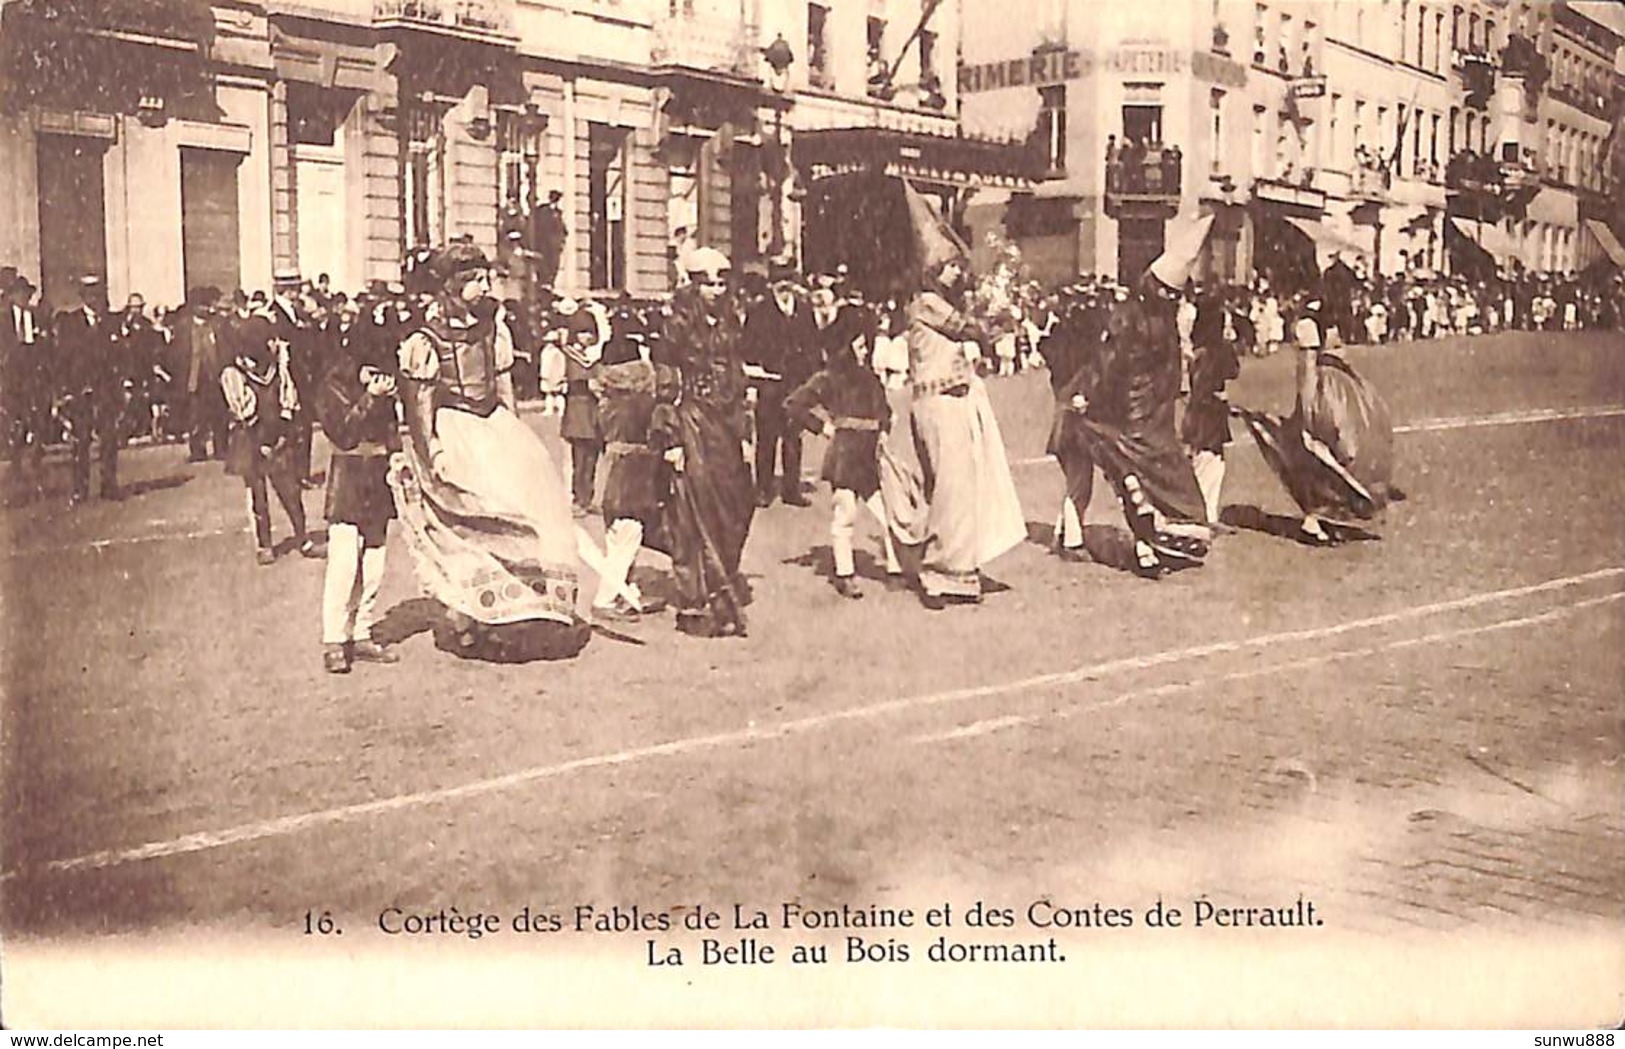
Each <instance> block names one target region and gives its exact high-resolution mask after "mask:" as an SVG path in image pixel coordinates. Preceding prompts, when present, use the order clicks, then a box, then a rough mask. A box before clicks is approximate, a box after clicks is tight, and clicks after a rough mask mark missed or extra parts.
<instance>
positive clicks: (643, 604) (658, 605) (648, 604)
mask: <svg viewBox="0 0 1625 1049" xmlns="http://www.w3.org/2000/svg"><path fill="white" fill-rule="evenodd" d="M631 607H632V610H633V611H635V612H636V613H637V614H638V615H640V616H652V615H657V614H659V613H661V612H664V611H665V610H666V602H664V601H662V600H661V599H660V598H658V597H646V598H644V599H643V600H642V601H640V602H638V604H637V605H636V606H631Z"/></svg>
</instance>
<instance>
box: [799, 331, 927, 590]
mask: <svg viewBox="0 0 1625 1049" xmlns="http://www.w3.org/2000/svg"><path fill="white" fill-rule="evenodd" d="M851 335H852V338H851V340H850V343H849V344H848V345H847V346H844V347H840V346H835V347H831V348H830V351H829V353H830V356H829V361H828V363H826V364H825V366H824V368H823V369H822V370H821V371H819V372H818V373H817V374H816V375H814V376H813V377H812V378H811V379H809V380H807V382H806V383H805V384H803V385H802V386H801V387H800V388H798V389H797V390H795V391H794V392H793V393H791V394H790V396H789V397H787V398H785V401H784V410H785V413H786V414H787V415H788V416H789V417H790V419H791V420H792V421H794V422H796V423H798V424H800V425H802V426H804V427H806V428H807V429H808V430H810V431H811V432H813V433H821V434H823V435H824V436H825V437H826V438H828V439H829V448H828V450H827V451H826V452H825V453H824V468H823V473H822V476H823V478H824V480H826V481H828V482H829V484H830V489H831V503H832V513H833V517H832V519H831V521H830V549H831V551H832V553H833V555H834V559H835V576H834V585H835V592H836V593H838V594H840V595H841V596H842V597H845V598H851V599H853V600H856V599H858V598H861V597H863V591H862V590H860V589H859V588H858V584H857V582H856V580H855V579H854V576H855V574H856V571H857V569H856V566H855V565H854V563H853V553H852V533H853V527H854V525H856V523H857V517H858V507H859V506H860V505H861V506H863V507H865V508H867V509H868V511H869V514H870V516H872V517H873V518H874V519H875V520H876V521H878V522H879V523H880V530H881V542H882V547H883V549H884V551H885V555H886V574H887V576H900V575H902V572H903V568H902V565H901V564H899V562H898V560H897V551H896V549H895V547H894V546H893V544H892V535H891V525H890V523H889V521H888V518H887V515H886V507H885V505H884V501H883V500H882V499H881V495H880V442H881V440H882V439H883V438H882V436H881V435H882V434H883V433H885V431H886V430H887V429H888V428H889V426H890V422H891V406H890V405H889V404H888V403H887V401H886V386H885V384H884V383H883V382H882V381H881V379H880V376H879V375H876V374H875V372H874V369H873V368H871V367H870V363H869V351H868V343H867V341H866V339H865V337H864V334H863V333H862V332H861V331H860V330H857V329H852V330H851Z"/></svg>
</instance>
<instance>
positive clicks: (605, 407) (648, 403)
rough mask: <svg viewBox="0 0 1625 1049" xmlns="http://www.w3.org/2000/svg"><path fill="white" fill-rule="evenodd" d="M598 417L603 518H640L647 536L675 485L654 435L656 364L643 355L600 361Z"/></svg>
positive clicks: (613, 519) (637, 519) (614, 519)
mask: <svg viewBox="0 0 1625 1049" xmlns="http://www.w3.org/2000/svg"><path fill="white" fill-rule="evenodd" d="M597 384H598V422H599V425H600V426H601V427H602V430H603V434H604V460H605V463H606V466H607V469H606V471H605V476H604V520H605V521H606V522H614V521H617V520H621V519H631V520H636V521H640V522H642V523H643V526H644V534H645V535H646V536H647V535H648V534H649V533H650V532H651V531H652V530H653V527H654V525H655V524H656V523H657V522H656V518H657V515H658V514H659V511H660V508H661V507H662V506H664V505H665V502H666V496H667V492H668V491H669V490H670V487H671V486H670V479H669V478H668V476H667V472H668V468H667V464H666V462H665V460H664V459H663V458H662V457H661V454H662V452H663V451H664V449H657V448H655V447H654V446H653V445H652V444H651V443H650V439H649V426H650V423H651V422H652V421H653V419H654V413H655V407H656V403H657V401H656V393H657V389H656V385H655V367H654V365H652V364H650V363H649V362H647V361H645V360H642V359H641V358H639V359H633V360H629V361H623V362H621V363H618V364H608V363H605V364H600V365H599V366H598V378H597Z"/></svg>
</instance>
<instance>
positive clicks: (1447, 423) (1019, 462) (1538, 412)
mask: <svg viewBox="0 0 1625 1049" xmlns="http://www.w3.org/2000/svg"><path fill="white" fill-rule="evenodd" d="M1622 415H1625V405H1610V404H1602V405H1597V406H1595V407H1591V408H1536V409H1532V410H1530V411H1520V412H1499V413H1497V414H1494V415H1462V416H1454V417H1450V418H1443V419H1422V420H1420V421H1418V422H1414V423H1404V424H1401V425H1399V426H1395V427H1394V432H1395V433H1435V432H1439V431H1443V430H1474V429H1479V428H1481V427H1486V426H1525V425H1529V424H1531V423H1550V422H1564V421H1567V420H1571V419H1613V418H1617V417H1619V416H1622ZM1054 461H1055V456H1053V455H1039V456H1034V457H1032V458H1030V459H1013V460H1011V462H1010V465H1011V466H1013V467H1014V466H1037V465H1039V464H1040V463H1053V462H1054Z"/></svg>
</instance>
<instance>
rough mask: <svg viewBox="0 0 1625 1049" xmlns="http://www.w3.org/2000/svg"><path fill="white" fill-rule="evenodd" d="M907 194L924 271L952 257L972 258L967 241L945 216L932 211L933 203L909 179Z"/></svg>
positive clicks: (916, 251) (918, 258)
mask: <svg viewBox="0 0 1625 1049" xmlns="http://www.w3.org/2000/svg"><path fill="white" fill-rule="evenodd" d="M903 197H904V199H905V200H907V201H908V219H909V225H911V226H913V227H914V260H915V262H916V263H917V264H918V265H919V267H920V272H921V273H922V274H926V273H931V272H932V271H934V270H936V269H937V267H939V266H941V265H942V264H943V263H944V262H948V261H949V260H951V259H959V260H960V261H962V262H963V261H965V260H968V259H969V258H970V249H969V248H967V247H965V242H964V241H962V240H960V239H959V236H958V234H956V233H954V231H953V227H951V226H949V225H948V224H947V223H946V222H944V221H943V220H942V216H940V215H938V214H937V213H936V212H935V211H932V210H931V205H930V204H927V203H926V202H925V198H924V197H922V196H921V195H920V192H919V190H917V189H915V188H914V187H913V186H912V185H911V184H910V183H909V181H908V180H907V179H904V180H903Z"/></svg>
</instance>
